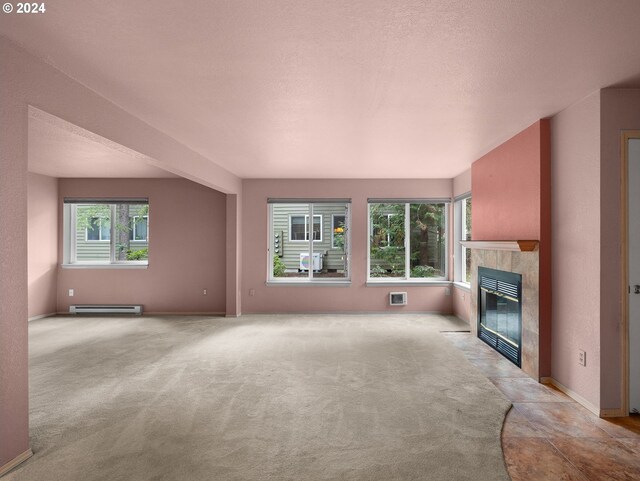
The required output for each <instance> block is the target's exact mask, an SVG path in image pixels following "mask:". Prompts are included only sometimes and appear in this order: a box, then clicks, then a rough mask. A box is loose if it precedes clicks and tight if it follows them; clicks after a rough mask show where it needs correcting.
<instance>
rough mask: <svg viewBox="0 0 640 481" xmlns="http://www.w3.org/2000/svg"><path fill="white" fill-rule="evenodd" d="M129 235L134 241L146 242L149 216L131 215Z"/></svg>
mask: <svg viewBox="0 0 640 481" xmlns="http://www.w3.org/2000/svg"><path fill="white" fill-rule="evenodd" d="M130 232H131V236H130V238H129V239H130V240H132V241H134V242H138V241H143V242H146V240H147V236H148V235H149V216H148V215H142V216H140V215H134V216H132V217H131V231H130Z"/></svg>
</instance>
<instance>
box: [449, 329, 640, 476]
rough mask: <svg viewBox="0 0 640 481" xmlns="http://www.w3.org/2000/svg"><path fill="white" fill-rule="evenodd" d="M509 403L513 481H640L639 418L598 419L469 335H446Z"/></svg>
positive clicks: (507, 449)
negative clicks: (511, 405)
mask: <svg viewBox="0 0 640 481" xmlns="http://www.w3.org/2000/svg"><path fill="white" fill-rule="evenodd" d="M442 334H443V335H444V336H445V337H446V338H447V339H448V340H449V341H450V342H451V343H453V344H454V345H455V346H456V347H458V348H459V349H460V350H462V352H463V353H464V354H465V356H466V357H467V358H468V359H469V361H470V362H471V363H472V364H473V365H475V366H476V367H477V368H478V369H479V370H480V371H482V372H483V373H484V374H485V376H487V377H488V378H489V380H491V382H493V383H494V384H495V385H496V387H497V388H498V389H500V390H501V391H502V392H503V393H504V395H505V396H506V397H507V398H508V399H510V400H511V402H512V403H513V408H512V409H511V411H510V412H509V414H508V415H507V418H506V420H505V424H504V427H503V431H502V449H503V452H504V459H505V464H506V465H507V469H508V471H509V475H510V476H511V478H512V479H513V481H542V480H545V481H546V480H552V481H610V480H611V481H613V480H615V481H627V480H637V481H640V416H632V417H628V418H617V419H600V418H598V417H597V416H595V415H593V414H592V413H591V412H590V411H588V410H587V409H585V408H584V407H582V406H581V405H580V404H578V403H576V402H575V401H574V400H573V399H571V398H570V397H568V396H566V395H565V394H564V393H562V392H560V391H558V390H557V389H555V388H554V387H552V386H547V385H544V384H539V383H537V382H536V381H534V380H533V379H531V378H529V377H528V376H526V374H524V373H523V372H522V371H520V369H518V368H517V367H516V366H514V365H513V364H512V363H511V362H510V361H508V360H506V359H505V358H503V357H502V356H501V355H500V354H498V353H497V352H495V351H493V350H492V349H491V348H490V347H489V346H487V345H486V344H484V343H483V342H482V341H480V340H479V339H477V338H475V337H473V336H472V335H471V334H469V333H460V332H447V333H442Z"/></svg>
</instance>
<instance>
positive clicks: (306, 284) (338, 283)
mask: <svg viewBox="0 0 640 481" xmlns="http://www.w3.org/2000/svg"><path fill="white" fill-rule="evenodd" d="M266 286H267V287H350V286H351V281H350V280H344V281H307V280H302V281H267V282H266Z"/></svg>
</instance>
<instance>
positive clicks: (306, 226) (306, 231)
mask: <svg viewBox="0 0 640 481" xmlns="http://www.w3.org/2000/svg"><path fill="white" fill-rule="evenodd" d="M302 216H303V214H289V242H309V234H310V232H309V227H310V226H309V214H304V240H301V239H292V238H291V234H292V233H293V232H292V230H291V224H292V223H293V222H292V219H293V218H294V217H302ZM316 217H318V218H319V219H320V239H314V240H313V242H322V231H323V230H324V225H323V224H322V215H321V214H314V215H313V219H314V220H315V219H316ZM314 224H315V222H314ZM311 232H313V227H312V228H311Z"/></svg>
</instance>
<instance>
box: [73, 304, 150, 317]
mask: <svg viewBox="0 0 640 481" xmlns="http://www.w3.org/2000/svg"><path fill="white" fill-rule="evenodd" d="M69 314H134V315H137V316H140V315H142V306H141V305H129V306H127V305H122V304H76V305H72V306H69Z"/></svg>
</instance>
